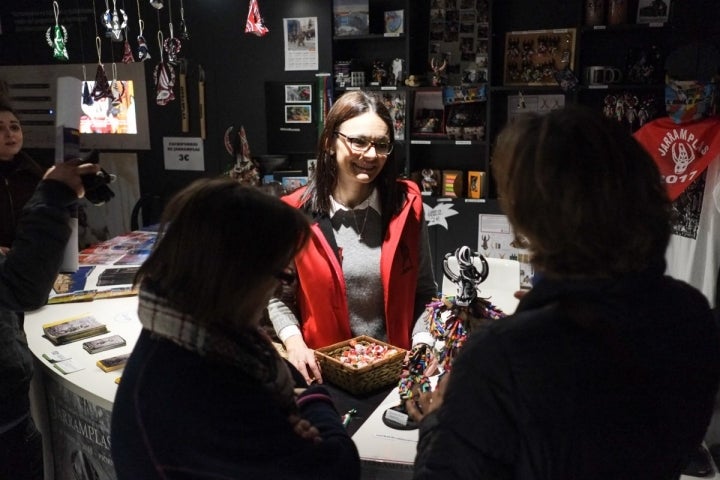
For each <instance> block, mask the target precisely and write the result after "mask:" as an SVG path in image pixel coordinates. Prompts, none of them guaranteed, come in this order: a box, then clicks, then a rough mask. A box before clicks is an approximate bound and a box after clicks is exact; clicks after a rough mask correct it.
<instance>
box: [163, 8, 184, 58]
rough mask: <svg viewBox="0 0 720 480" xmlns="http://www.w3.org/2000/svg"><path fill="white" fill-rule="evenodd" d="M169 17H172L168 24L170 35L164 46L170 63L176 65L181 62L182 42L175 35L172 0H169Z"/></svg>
mask: <svg viewBox="0 0 720 480" xmlns="http://www.w3.org/2000/svg"><path fill="white" fill-rule="evenodd" d="M168 17H169V18H170V23H169V25H168V28H169V29H170V37H169V38H167V39H165V41H164V42H163V44H162V47H163V49H164V50H165V53H167V61H168V63H169V64H170V65H173V66H175V65H177V64H178V63H179V60H178V53H180V49H181V48H182V44H181V43H180V40H179V39H178V38H176V37H175V30H174V28H173V23H172V19H173V15H172V0H168Z"/></svg>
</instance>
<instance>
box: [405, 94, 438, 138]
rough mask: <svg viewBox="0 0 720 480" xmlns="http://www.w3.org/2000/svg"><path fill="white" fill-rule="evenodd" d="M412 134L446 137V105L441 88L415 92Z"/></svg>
mask: <svg viewBox="0 0 720 480" xmlns="http://www.w3.org/2000/svg"><path fill="white" fill-rule="evenodd" d="M414 107H415V108H414V111H413V125H412V134H413V136H416V137H438V138H445V131H444V126H445V106H444V105H443V97H442V90H441V89H439V88H438V89H433V90H421V91H417V92H415V102H414Z"/></svg>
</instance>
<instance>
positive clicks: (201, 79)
mask: <svg viewBox="0 0 720 480" xmlns="http://www.w3.org/2000/svg"><path fill="white" fill-rule="evenodd" d="M198 72H199V73H198V96H199V98H200V138H202V139H203V140H205V137H206V136H207V132H206V130H205V71H204V70H203V69H202V66H200V65H198Z"/></svg>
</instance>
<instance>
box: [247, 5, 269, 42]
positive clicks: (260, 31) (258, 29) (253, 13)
mask: <svg viewBox="0 0 720 480" xmlns="http://www.w3.org/2000/svg"><path fill="white" fill-rule="evenodd" d="M269 31H270V30H268V28H267V27H266V26H265V24H264V23H263V19H262V15H260V7H259V6H258V2H257V0H250V8H249V11H248V18H247V22H246V23H245V33H252V34H254V35H257V36H258V37H262V36H264V35H265V34H267V33H268V32H269Z"/></svg>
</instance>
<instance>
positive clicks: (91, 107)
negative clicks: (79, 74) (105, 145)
mask: <svg viewBox="0 0 720 480" xmlns="http://www.w3.org/2000/svg"><path fill="white" fill-rule="evenodd" d="M94 88H95V82H94V81H87V82H83V85H82V92H80V93H81V96H80V101H81V105H80V108H81V109H82V116H81V117H80V126H79V129H80V133H118V134H133V135H134V134H137V133H138V127H137V117H136V114H135V90H134V83H133V81H132V80H116V81H115V82H113V83H112V91H113V98H108V97H104V98H101V99H99V100H93V98H92V92H93V89H94Z"/></svg>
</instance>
